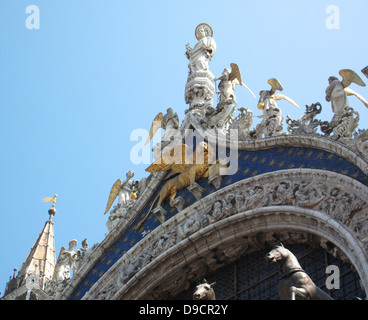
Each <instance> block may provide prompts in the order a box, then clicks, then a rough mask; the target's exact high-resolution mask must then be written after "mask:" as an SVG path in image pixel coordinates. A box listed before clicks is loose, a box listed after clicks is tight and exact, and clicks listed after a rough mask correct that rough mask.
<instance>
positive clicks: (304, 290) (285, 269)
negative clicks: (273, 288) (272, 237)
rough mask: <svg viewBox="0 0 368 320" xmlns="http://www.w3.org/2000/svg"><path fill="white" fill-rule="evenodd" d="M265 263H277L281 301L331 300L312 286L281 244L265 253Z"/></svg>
mask: <svg viewBox="0 0 368 320" xmlns="http://www.w3.org/2000/svg"><path fill="white" fill-rule="evenodd" d="M266 261H267V262H273V263H277V264H278V265H279V267H280V270H281V278H280V282H279V287H278V291H279V296H280V299H281V300H333V299H332V298H331V297H330V296H329V295H328V294H327V293H326V292H324V291H323V290H322V289H320V288H319V287H318V286H316V285H315V284H314V282H313V281H312V279H311V278H310V277H309V276H308V274H307V273H306V272H305V271H304V270H303V269H302V268H301V266H300V264H299V262H298V259H297V258H296V257H295V256H294V255H293V254H292V253H291V252H290V251H289V250H288V249H286V248H285V247H284V246H283V245H282V244H281V243H280V244H279V245H277V246H275V247H274V248H273V249H272V250H271V251H270V252H269V253H267V255H266Z"/></svg>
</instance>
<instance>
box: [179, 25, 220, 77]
mask: <svg viewBox="0 0 368 320" xmlns="http://www.w3.org/2000/svg"><path fill="white" fill-rule="evenodd" d="M195 34H196V38H197V40H198V42H197V43H196V44H195V46H194V48H193V49H192V48H191V47H190V46H189V44H187V45H186V52H185V55H186V57H187V58H188V59H189V65H188V67H189V74H192V73H194V72H197V71H208V70H209V68H208V63H209V61H210V60H211V59H212V57H213V55H214V54H215V52H216V42H215V40H214V39H213V38H212V29H211V27H210V26H209V25H207V24H205V23H203V24H200V25H199V26H198V27H197V29H196V31H195Z"/></svg>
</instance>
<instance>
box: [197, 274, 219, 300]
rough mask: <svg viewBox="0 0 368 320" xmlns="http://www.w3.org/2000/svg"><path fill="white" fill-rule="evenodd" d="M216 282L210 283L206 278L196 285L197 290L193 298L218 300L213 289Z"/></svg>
mask: <svg viewBox="0 0 368 320" xmlns="http://www.w3.org/2000/svg"><path fill="white" fill-rule="evenodd" d="M215 284H216V283H215V282H214V283H211V284H209V283H207V280H206V279H204V282H203V283H201V284H199V285H198V286H197V287H196V291H195V292H194V293H193V300H216V295H215V291H214V290H213V286H214V285H215Z"/></svg>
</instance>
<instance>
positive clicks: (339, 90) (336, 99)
mask: <svg viewBox="0 0 368 320" xmlns="http://www.w3.org/2000/svg"><path fill="white" fill-rule="evenodd" d="M339 74H340V76H341V77H342V78H343V80H342V81H340V80H339V79H338V78H336V77H335V76H331V77H329V78H328V83H329V85H328V87H327V89H326V101H328V102H331V106H332V111H333V113H334V114H337V115H340V114H342V113H344V112H345V110H346V108H348V107H350V106H349V102H348V99H347V95H355V96H356V97H357V98H358V99H359V100H361V101H362V102H363V104H364V105H365V106H366V107H367V108H368V102H367V101H366V100H365V99H364V98H363V97H362V96H361V95H359V94H358V93H356V92H355V91H353V90H351V89H350V88H348V86H349V85H350V84H351V83H352V82H353V83H356V84H358V85H360V86H363V87H364V86H365V83H364V82H363V80H362V79H361V78H360V77H359V76H358V75H357V74H356V73H355V72H354V71H353V70H350V69H343V70H340V71H339Z"/></svg>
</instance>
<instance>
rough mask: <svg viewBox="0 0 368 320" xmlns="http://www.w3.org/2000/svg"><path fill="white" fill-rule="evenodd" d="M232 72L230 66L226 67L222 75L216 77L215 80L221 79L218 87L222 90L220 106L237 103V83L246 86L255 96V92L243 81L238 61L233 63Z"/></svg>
mask: <svg viewBox="0 0 368 320" xmlns="http://www.w3.org/2000/svg"><path fill="white" fill-rule="evenodd" d="M230 65H231V72H230V70H229V69H228V68H225V69H224V71H223V72H222V75H221V76H220V77H219V78H217V79H215V81H217V80H220V83H219V85H218V88H219V90H220V106H222V104H231V103H235V104H237V102H236V99H235V95H234V90H235V85H237V84H240V85H242V86H244V87H245V88H246V89H247V90H248V91H249V92H250V93H251V94H252V95H253V96H254V97H255V95H254V93H253V92H252V91H251V90H250V89H249V88H248V87H247V86H246V85H245V84H244V83H243V82H242V78H241V74H240V70H239V67H238V65H237V64H236V63H231V64H230Z"/></svg>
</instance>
